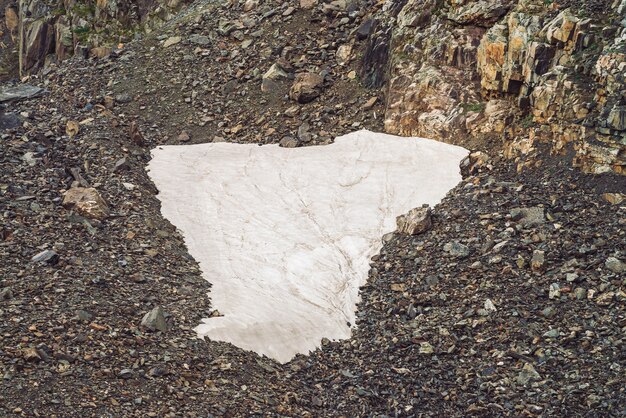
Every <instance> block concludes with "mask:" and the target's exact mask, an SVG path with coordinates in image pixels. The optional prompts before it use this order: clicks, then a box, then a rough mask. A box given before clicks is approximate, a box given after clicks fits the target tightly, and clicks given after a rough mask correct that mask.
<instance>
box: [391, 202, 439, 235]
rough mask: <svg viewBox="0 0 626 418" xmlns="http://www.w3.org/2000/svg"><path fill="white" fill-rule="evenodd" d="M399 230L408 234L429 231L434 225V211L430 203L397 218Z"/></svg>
mask: <svg viewBox="0 0 626 418" xmlns="http://www.w3.org/2000/svg"><path fill="white" fill-rule="evenodd" d="M396 224H397V226H398V232H400V233H401V234H407V235H418V234H423V233H424V232H426V231H428V230H429V229H430V228H431V226H432V212H431V209H430V207H429V206H428V205H424V206H422V207H421V208H414V209H411V210H410V211H409V213H407V214H406V215H400V216H398V217H397V218H396Z"/></svg>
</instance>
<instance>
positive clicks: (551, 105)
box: [363, 0, 626, 174]
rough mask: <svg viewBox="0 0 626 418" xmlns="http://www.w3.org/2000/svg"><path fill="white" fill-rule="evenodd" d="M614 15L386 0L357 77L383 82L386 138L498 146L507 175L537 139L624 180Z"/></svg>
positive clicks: (616, 9) (619, 14) (545, 5)
mask: <svg viewBox="0 0 626 418" xmlns="http://www.w3.org/2000/svg"><path fill="white" fill-rule="evenodd" d="M625 15H626V1H624V0H622V1H621V3H620V0H615V1H613V0H610V1H604V2H603V1H598V2H581V3H576V2H567V3H564V4H556V3H552V2H551V1H550V0H546V1H534V0H520V1H517V2H516V1H488V0H479V1H471V0H469V1H464V0H408V1H406V0H393V1H391V2H387V3H386V4H385V5H384V6H383V7H382V9H381V10H380V11H377V12H376V13H374V16H373V19H374V22H375V25H376V26H377V27H378V28H379V30H378V31H377V32H376V33H375V34H374V36H372V38H370V40H369V45H368V48H367V51H366V54H365V60H364V69H363V73H365V74H369V73H372V69H374V70H376V69H378V70H379V71H378V72H379V74H378V78H379V79H380V78H386V80H387V108H386V117H385V128H386V131H387V132H389V133H394V134H402V135H419V136H426V137H431V138H436V139H439V140H443V141H447V142H453V143H463V144H470V146H471V145H472V144H474V145H476V146H482V147H485V146H487V147H488V144H489V141H504V142H505V144H504V145H505V153H506V154H507V155H508V156H509V157H512V158H519V168H522V166H523V165H525V164H535V163H536V159H533V158H529V157H532V155H533V154H534V153H535V151H536V149H538V148H539V147H540V146H541V144H542V143H544V144H547V145H548V146H549V147H550V150H551V152H553V153H559V154H568V155H571V156H573V163H574V165H576V166H579V167H581V168H582V169H583V170H585V171H587V172H593V173H602V172H608V171H613V172H617V173H621V174H625V173H626V168H625V164H626V152H625V151H624V150H625V145H626V106H625V105H626V101H625V100H626V97H625V93H624V70H625V68H626V61H625V52H626V27H625V26H626V23H625V22H626V20H625ZM381 49H383V50H385V51H384V52H380V50H381ZM373 50H378V51H379V52H378V53H377V54H372V53H371V51H373ZM368 52H369V53H368ZM372 55H374V59H372V58H371V57H372ZM381 60H383V61H384V60H386V61H385V62H384V63H381ZM380 69H382V71H380ZM374 72H376V71H374ZM478 144H480V145H478Z"/></svg>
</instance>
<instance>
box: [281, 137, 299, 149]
mask: <svg viewBox="0 0 626 418" xmlns="http://www.w3.org/2000/svg"><path fill="white" fill-rule="evenodd" d="M279 145H280V146H281V147H283V148H295V147H297V146H298V140H297V139H296V138H294V137H292V136H284V137H283V138H282V139H281V140H280V143H279Z"/></svg>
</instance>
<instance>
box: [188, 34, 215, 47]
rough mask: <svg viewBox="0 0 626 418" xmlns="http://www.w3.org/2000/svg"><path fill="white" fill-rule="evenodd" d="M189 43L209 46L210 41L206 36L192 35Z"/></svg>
mask: <svg viewBox="0 0 626 418" xmlns="http://www.w3.org/2000/svg"><path fill="white" fill-rule="evenodd" d="M189 42H191V43H192V44H196V45H200V46H207V45H210V44H211V40H210V39H209V37H208V36H204V35H198V34H193V35H191V36H190V37H189Z"/></svg>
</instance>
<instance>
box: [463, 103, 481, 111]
mask: <svg viewBox="0 0 626 418" xmlns="http://www.w3.org/2000/svg"><path fill="white" fill-rule="evenodd" d="M461 107H462V108H463V113H467V112H482V111H483V110H485V104H484V103H482V102H481V103H462V104H461Z"/></svg>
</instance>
